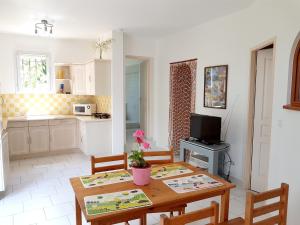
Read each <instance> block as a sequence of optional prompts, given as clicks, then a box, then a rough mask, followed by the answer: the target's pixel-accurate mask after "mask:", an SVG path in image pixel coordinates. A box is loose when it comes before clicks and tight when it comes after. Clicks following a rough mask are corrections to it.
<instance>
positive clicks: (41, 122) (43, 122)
mask: <svg viewBox="0 0 300 225" xmlns="http://www.w3.org/2000/svg"><path fill="white" fill-rule="evenodd" d="M28 123H29V126H30V127H39V126H48V120H30V121H29V122H28Z"/></svg>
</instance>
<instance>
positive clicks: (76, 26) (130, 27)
mask: <svg viewBox="0 0 300 225" xmlns="http://www.w3.org/2000/svg"><path fill="white" fill-rule="evenodd" d="M252 2H254V0H0V32H6V33H21V34H29V35H34V23H36V22H38V21H39V20H41V19H44V18H46V19H48V20H49V21H50V22H52V23H54V25H55V27H54V36H55V37H59V38H87V39H96V38H97V37H98V36H99V35H100V34H101V33H103V32H108V31H110V30H114V29H123V30H124V31H125V32H128V33H132V34H135V35H140V36H150V37H158V36H163V35H166V34H170V33H172V32H176V31H180V30H182V29H187V28H190V27H193V26H197V25H198V24H200V23H203V22H205V21H208V20H212V19H214V18H217V17H222V16H225V15H228V14H230V13H233V12H236V11H239V10H241V9H243V8H246V7H248V6H249V5H250V4H251V3H252Z"/></svg>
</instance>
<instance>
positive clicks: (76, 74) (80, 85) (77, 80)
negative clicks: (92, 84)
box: [71, 65, 86, 95]
mask: <svg viewBox="0 0 300 225" xmlns="http://www.w3.org/2000/svg"><path fill="white" fill-rule="evenodd" d="M71 76H72V80H73V90H72V91H73V94H77V95H84V94H86V75H85V65H72V66H71Z"/></svg>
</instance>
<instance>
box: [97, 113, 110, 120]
mask: <svg viewBox="0 0 300 225" xmlns="http://www.w3.org/2000/svg"><path fill="white" fill-rule="evenodd" d="M93 115H94V117H96V118H98V119H109V118H110V114H109V113H94V114H93Z"/></svg>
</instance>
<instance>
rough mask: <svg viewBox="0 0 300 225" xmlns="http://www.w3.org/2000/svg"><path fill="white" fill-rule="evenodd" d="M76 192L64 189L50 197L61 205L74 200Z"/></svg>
mask: <svg viewBox="0 0 300 225" xmlns="http://www.w3.org/2000/svg"><path fill="white" fill-rule="evenodd" d="M74 196H75V195H74V192H72V191H62V192H59V193H58V194H55V195H50V199H51V201H52V202H53V204H54V205H59V204H63V203H68V202H73V201H74V199H75V197H74Z"/></svg>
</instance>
